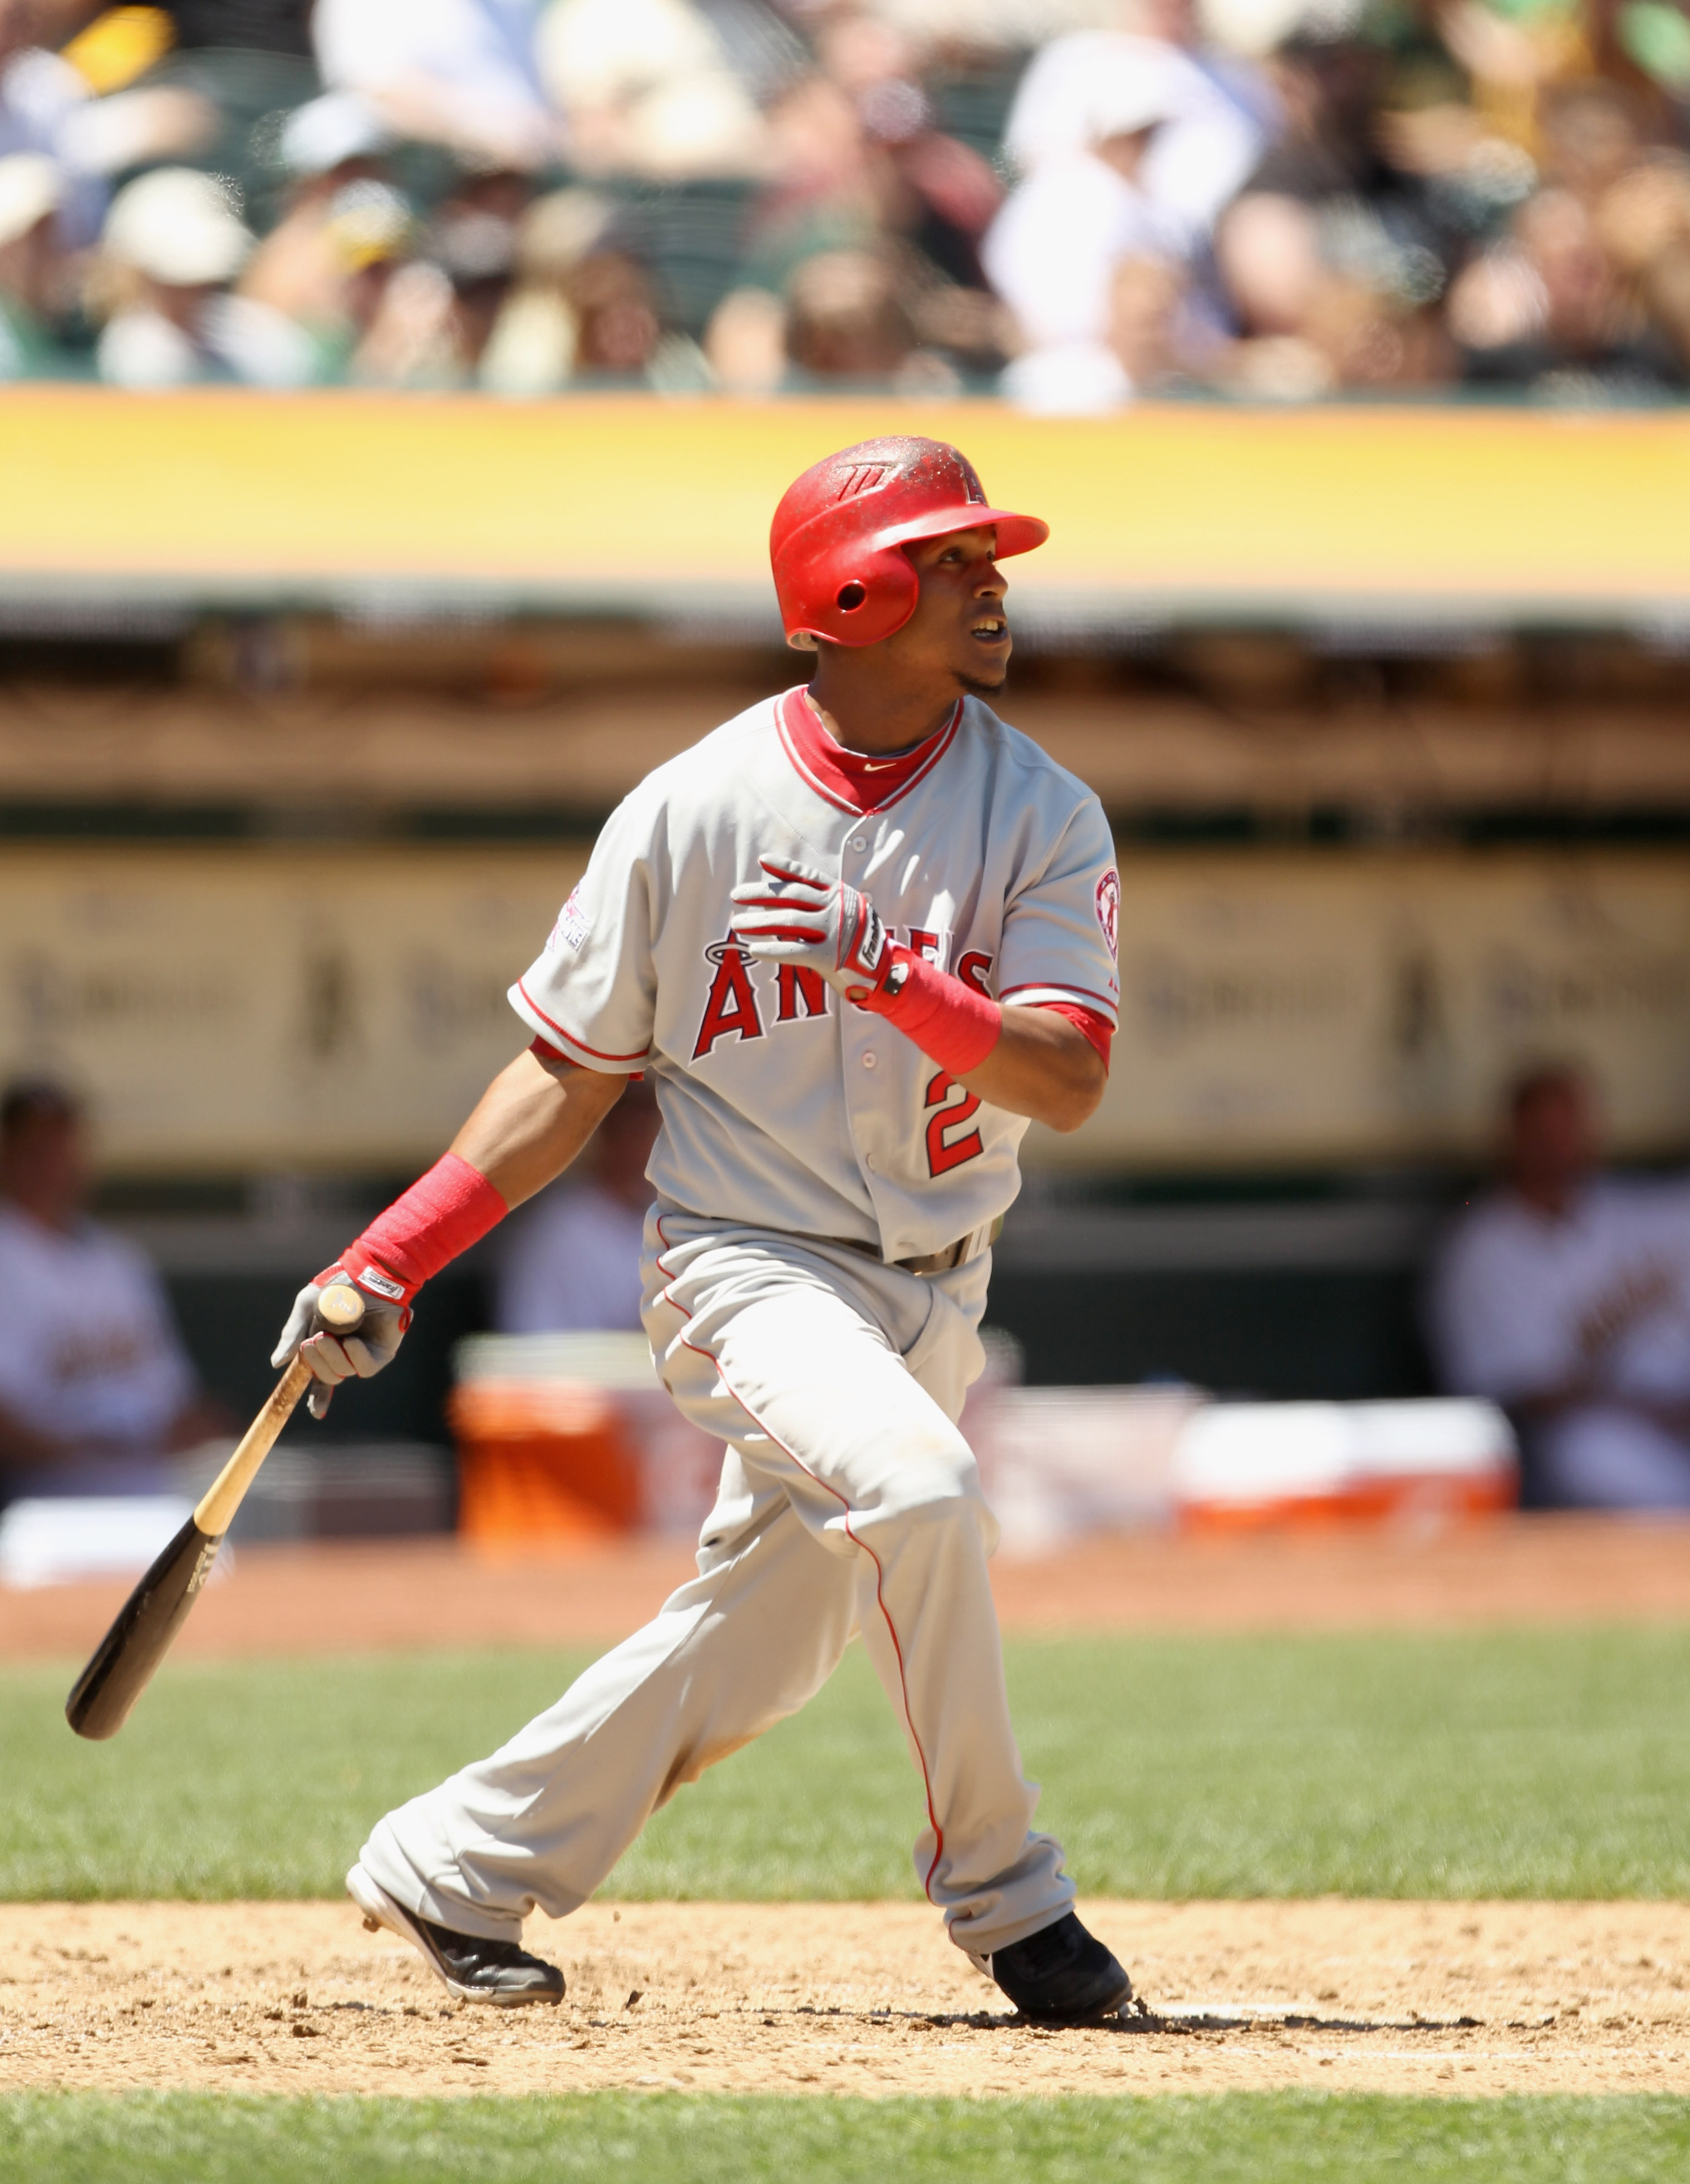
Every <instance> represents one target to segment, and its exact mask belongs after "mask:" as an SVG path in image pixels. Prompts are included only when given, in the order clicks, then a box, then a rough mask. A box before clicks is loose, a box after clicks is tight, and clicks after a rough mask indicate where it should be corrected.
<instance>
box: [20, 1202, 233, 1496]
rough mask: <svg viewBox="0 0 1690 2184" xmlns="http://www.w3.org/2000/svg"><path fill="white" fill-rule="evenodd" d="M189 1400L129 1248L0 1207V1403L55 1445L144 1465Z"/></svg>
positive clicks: (167, 1334) (165, 1324)
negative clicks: (125, 1456) (129, 1456)
mask: <svg viewBox="0 0 1690 2184" xmlns="http://www.w3.org/2000/svg"><path fill="white" fill-rule="evenodd" d="M193 1392H194V1376H193V1372H192V1367H191V1366H190V1365H189V1363H188V1361H187V1356H186V1354H185V1353H184V1351H183V1350H182V1346H181V1340H180V1339H179V1337H178V1336H177V1334H176V1327H175V1324H174V1323H173V1321H172V1319H171V1317H170V1307H169V1306H168V1304H167V1303H166V1301H165V1295H164V1291H163V1290H162V1288H161V1287H160V1284H159V1279H158V1276H157V1275H156V1274H155V1273H153V1269H152V1268H151V1267H150V1266H149V1265H148V1262H147V1261H146V1259H145V1258H144V1257H143V1256H142V1254H141V1253H140V1252H139V1251H137V1250H135V1249H134V1248H133V1246H131V1245H129V1244H126V1243H125V1242H124V1241H123V1240H122V1239H121V1238H120V1237H117V1236H114V1235H113V1234H111V1233H110V1232H109V1230H107V1229H101V1228H99V1227H98V1226H97V1225H96V1224H95V1223H93V1222H92V1221H84V1222H81V1223H79V1224H78V1226H77V1227H76V1228H75V1230H74V1231H72V1232H70V1233H69V1234H66V1233H65V1232H64V1231H63V1230H59V1229H49V1228H47V1227H46V1226H45V1225H44V1224H43V1223H41V1222H39V1221H36V1220H34V1219H32V1218H31V1216H29V1215H28V1214H26V1213H23V1212H20V1211H19V1210H18V1209H17V1208H16V1207H15V1206H8V1205H6V1204H4V1203H0V1405H3V1407H5V1409H6V1410H7V1411H8V1412H9V1413H10V1414H11V1415H12V1416H13V1417H14V1418H17V1419H18V1420H19V1421H20V1424H23V1425H25V1426H27V1427H30V1428H31V1429H33V1430H34V1431H35V1432H36V1433H40V1434H42V1435H47V1436H49V1437H51V1438H52V1439H53V1440H59V1441H67V1442H70V1443H73V1444H78V1443H80V1444H86V1445H87V1446H90V1447H95V1448H99V1449H103V1450H109V1449H113V1448H115V1449H118V1450H132V1451H134V1452H135V1453H136V1454H137V1456H144V1455H147V1454H150V1453H151V1452H153V1451H155V1450H157V1449H158V1448H159V1447H160V1446H161V1445H162V1444H163V1442H164V1440H165V1436H166V1435H167V1434H168V1432H169V1430H170V1426H171V1424H173V1422H174V1421H175V1420H176V1418H177V1417H178V1415H179V1414H180V1413H181V1410H182V1407H183V1406H184V1405H185V1404H186V1403H187V1401H189V1399H190V1398H191V1397H192V1394H193Z"/></svg>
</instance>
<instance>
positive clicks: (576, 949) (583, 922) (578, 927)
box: [547, 887, 593, 956]
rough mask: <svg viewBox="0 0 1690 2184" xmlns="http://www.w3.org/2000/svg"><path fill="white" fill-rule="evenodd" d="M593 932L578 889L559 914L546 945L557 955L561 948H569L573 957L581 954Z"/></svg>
mask: <svg viewBox="0 0 1690 2184" xmlns="http://www.w3.org/2000/svg"><path fill="white" fill-rule="evenodd" d="M592 930H593V921H592V919H591V918H590V917H588V915H587V913H586V911H584V910H583V908H582V907H581V890H580V889H579V888H578V887H577V889H575V890H574V892H573V893H572V894H571V896H570V898H569V900H568V901H567V902H566V903H565V905H563V908H562V909H561V911H559V912H558V914H557V923H556V924H555V926H553V928H552V929H551V939H550V940H549V942H548V943H547V946H548V947H549V950H551V952H552V953H553V954H554V955H555V954H556V952H557V950H558V949H559V948H560V947H565V948H567V949H568V950H569V951H570V953H571V954H572V955H573V956H578V955H579V954H580V953H581V948H582V944H583V942H584V941H585V939H586V938H587V936H588V933H590V932H591V931H592Z"/></svg>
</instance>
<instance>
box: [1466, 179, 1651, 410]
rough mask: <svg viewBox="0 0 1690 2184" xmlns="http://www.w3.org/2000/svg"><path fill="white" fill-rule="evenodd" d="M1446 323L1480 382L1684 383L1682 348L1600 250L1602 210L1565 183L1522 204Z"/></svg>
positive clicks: (1609, 386)
mask: <svg viewBox="0 0 1690 2184" xmlns="http://www.w3.org/2000/svg"><path fill="white" fill-rule="evenodd" d="M1618 225H1619V222H1618V221H1617V220H1615V218H1614V217H1613V214H1612V213H1611V212H1610V220H1609V226H1610V229H1611V228H1613V227H1615V226H1618ZM1449 325H1450V331H1451V332H1452V333H1453V335H1454V337H1455V338H1456V340H1457V341H1458V342H1459V343H1460V344H1461V347H1462V348H1463V350H1464V357H1465V363H1466V376H1467V377H1468V379H1469V380H1470V381H1471V382H1474V383H1475V384H1476V385H1492V384H1497V383H1503V384H1507V385H1510V386H1519V387H1526V388H1529V389H1531V390H1533V391H1536V392H1539V393H1547V394H1551V395H1554V394H1559V395H1562V396H1567V395H1577V394H1580V393H1597V394H1609V395H1612V394H1620V395H1624V394H1627V393H1637V394H1648V393H1661V392H1665V391H1666V390H1667V389H1670V388H1674V387H1682V386H1683V385H1684V384H1685V383H1686V378H1687V374H1686V370H1685V358H1684V355H1683V353H1682V351H1681V350H1680V349H1679V348H1678V347H1677V346H1676V344H1675V343H1674V342H1673V340H1672V339H1671V338H1670V336H1669V335H1668V334H1667V333H1666V332H1665V331H1663V330H1662V329H1661V328H1659V326H1655V325H1654V324H1652V323H1651V320H1650V319H1649V317H1648V314H1647V312H1646V310H1645V309H1644V308H1643V303H1642V300H1641V298H1640V297H1639V296H1638V294H1637V292H1636V290H1635V289H1634V288H1632V287H1631V286H1630V285H1629V284H1627V283H1625V282H1624V281H1622V280H1621V277H1620V267H1619V266H1618V265H1616V264H1615V259H1614V258H1613V257H1612V256H1611V255H1610V253H1609V251H1608V250H1606V249H1604V247H1603V234H1602V228H1601V224H1600V221H1599V219H1598V215H1597V214H1594V213H1593V212H1592V209H1591V208H1590V207H1589V206H1588V205H1587V203H1585V202H1584V200H1583V199H1582V198H1580V197H1578V196H1576V194H1575V193H1574V192H1572V191H1571V190H1569V189H1546V190H1540V191H1539V192H1537V195H1536V196H1535V197H1533V198H1530V199H1529V200H1528V201H1527V203H1525V204H1524V205H1522V206H1521V207H1520V210H1519V212H1518V213H1516V214H1515V215H1514V221H1513V224H1512V227H1511V229H1510V231H1509V237H1508V239H1507V240H1506V241H1505V242H1503V243H1501V244H1499V245H1498V246H1497V247H1496V248H1493V249H1492V250H1490V251H1488V252H1486V254H1485V255H1484V256H1483V257H1481V258H1479V259H1475V261H1474V263H1473V264H1472V265H1470V266H1469V267H1468V268H1467V269H1466V270H1465V272H1464V273H1463V275H1462V276H1461V277H1460V279H1459V281H1457V282H1456V284H1455V287H1454V288H1453V291H1452V292H1451V295H1450V298H1449Z"/></svg>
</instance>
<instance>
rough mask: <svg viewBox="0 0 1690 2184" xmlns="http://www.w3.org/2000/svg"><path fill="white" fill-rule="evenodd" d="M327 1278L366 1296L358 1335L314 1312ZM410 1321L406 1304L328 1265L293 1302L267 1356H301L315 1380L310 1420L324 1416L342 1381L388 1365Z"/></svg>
mask: <svg viewBox="0 0 1690 2184" xmlns="http://www.w3.org/2000/svg"><path fill="white" fill-rule="evenodd" d="M331 1282H344V1283H345V1284H347V1285H348V1286H349V1288H351V1289H355V1290H357V1292H358V1294H359V1295H360V1296H361V1297H362V1298H363V1300H364V1318H363V1319H362V1321H361V1322H360V1325H359V1329H358V1332H357V1334H331V1333H330V1331H329V1330H328V1329H327V1328H326V1327H325V1326H324V1325H323V1323H322V1321H321V1318H319V1317H318V1315H317V1299H318V1298H319V1297H320V1296H321V1295H322V1293H323V1291H324V1290H326V1288H327V1287H328V1286H329V1284H330V1283H331ZM409 1326H410V1307H409V1306H408V1305H397V1304H393V1303H390V1302H389V1301H388V1299H387V1298H385V1297H380V1296H377V1295H375V1293H374V1292H373V1291H372V1290H370V1289H368V1288H366V1287H365V1284H363V1283H362V1282H356V1281H354V1280H353V1279H352V1276H351V1275H350V1274H349V1273H347V1271H346V1269H345V1268H344V1267H340V1266H334V1267H329V1268H326V1269H325V1271H324V1272H323V1273H321V1274H319V1275H318V1276H317V1278H316V1279H315V1281H312V1282H307V1283H306V1284H305V1286H304V1289H302V1290H300V1292H299V1294H298V1296H296V1297H295V1298H294V1300H293V1311H292V1312H290V1313H289V1314H288V1317H287V1326H286V1327H284V1328H283V1329H282V1340H281V1341H280V1342H278V1343H277V1344H276V1348H275V1350H274V1351H272V1352H271V1360H270V1362H271V1364H272V1365H276V1366H282V1365H286V1364H287V1363H288V1362H290V1361H291V1360H292V1359H293V1357H303V1358H304V1361H305V1362H306V1363H307V1364H308V1365H309V1366H310V1368H311V1372H312V1375H313V1377H314V1378H315V1381H316V1383H317V1385H316V1386H315V1387H314V1388H313V1389H312V1390H311V1392H310V1395H309V1396H307V1397H306V1398H305V1405H306V1408H307V1409H308V1410H309V1411H310V1413H311V1416H312V1417H313V1418H326V1417H327V1415H328V1407H329V1398H330V1397H331V1396H332V1395H333V1393H334V1391H335V1390H336V1388H337V1387H338V1386H339V1385H340V1383H341V1382H342V1381H343V1380H351V1379H359V1380H367V1379H370V1377H371V1374H372V1373H379V1372H380V1371H381V1369H382V1367H383V1366H384V1365H388V1364H391V1363H392V1362H393V1357H394V1354H395V1352H396V1351H398V1349H399V1344H400V1342H401V1341H402V1340H404V1331H405V1329H406V1328H408V1327H409Z"/></svg>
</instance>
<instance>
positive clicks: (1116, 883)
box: [1096, 865, 1121, 961]
mask: <svg viewBox="0 0 1690 2184" xmlns="http://www.w3.org/2000/svg"><path fill="white" fill-rule="evenodd" d="M1096 906H1097V922H1098V923H1099V924H1100V925H1101V926H1102V928H1103V938H1104V939H1106V940H1107V942H1108V944H1109V953H1110V954H1111V955H1112V956H1115V957H1116V959H1117V961H1118V960H1119V949H1118V944H1117V943H1118V936H1117V928H1118V926H1119V924H1120V920H1121V876H1120V874H1119V873H1118V872H1117V871H1116V870H1115V868H1114V866H1113V865H1111V866H1110V867H1109V869H1108V871H1107V872H1105V873H1104V875H1103V877H1102V878H1101V879H1100V880H1099V881H1098V883H1097V893H1096Z"/></svg>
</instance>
